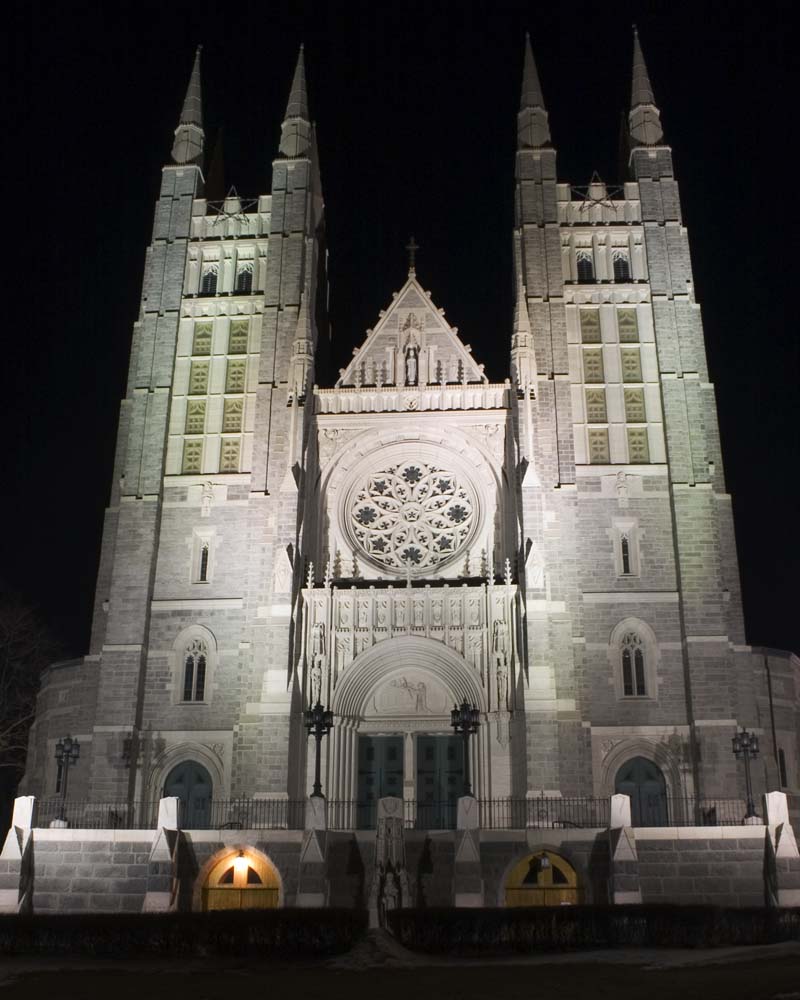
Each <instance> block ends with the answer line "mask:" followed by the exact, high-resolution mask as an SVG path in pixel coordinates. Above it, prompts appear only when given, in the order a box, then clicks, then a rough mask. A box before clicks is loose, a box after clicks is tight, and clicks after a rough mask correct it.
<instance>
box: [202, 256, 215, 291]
mask: <svg viewBox="0 0 800 1000" xmlns="http://www.w3.org/2000/svg"><path fill="white" fill-rule="evenodd" d="M218 277H219V264H206V265H205V266H204V267H203V277H202V278H201V279H200V294H201V295H216V294H217V278H218Z"/></svg>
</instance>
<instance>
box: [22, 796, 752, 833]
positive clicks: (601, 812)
mask: <svg viewBox="0 0 800 1000" xmlns="http://www.w3.org/2000/svg"><path fill="white" fill-rule="evenodd" d="M307 804H308V799H251V798H236V799H213V800H205V801H199V802H192V803H188V804H185V803H181V805H180V809H179V825H180V827H181V828H182V829H185V830H302V829H303V828H304V826H305V819H306V809H307ZM477 804H478V822H479V825H480V827H481V829H484V830H524V829H562V830H564V829H603V828H605V827H607V826H608V824H609V821H610V811H611V808H610V800H609V799H607V798H602V799H601V798H577V797H575V798H555V797H549V796H536V797H534V798H525V799H518V798H505V799H478V800H477ZM36 806H37V808H36V819H35V823H34V825H35V826H36V827H39V828H42V827H49V826H51V825H55V826H61V825H66V826H67V827H70V828H73V829H83V830H154V829H155V828H156V825H157V821H158V808H159V807H158V803H157V802H155V803H153V802H133V803H129V802H86V801H76V800H72V799H68V800H67V801H66V802H64V801H63V800H62V799H61V798H57V799H39V800H38V801H37V803H36ZM746 811H747V809H746V803H745V801H744V799H706V798H703V799H698V798H693V797H689V796H666V795H644V794H640V795H638V796H636V795H635V796H632V797H631V825H632V826H634V827H659V826H660V827H665V826H682V827H686V826H706V827H714V826H740V825H742V824H743V823H744V818H745V813H746ZM327 813H328V829H329V830H342V831H345V830H374V829H375V827H376V826H377V821H378V802H377V801H359V800H346V799H330V800H328V803H327ZM457 813H458V802H457V800H454V799H451V800H448V801H441V802H420V801H417V800H405V801H404V802H403V825H404V827H405V829H407V830H453V829H455V827H456V820H457Z"/></svg>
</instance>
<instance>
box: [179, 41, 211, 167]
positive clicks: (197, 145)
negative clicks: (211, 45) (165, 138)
mask: <svg viewBox="0 0 800 1000" xmlns="http://www.w3.org/2000/svg"><path fill="white" fill-rule="evenodd" d="M202 50H203V46H202V45H198V46H197V51H196V52H195V55H194V66H193V67H192V75H191V77H190V78H189V86H188V88H187V90H186V97H185V98H184V101H183V108H182V110H181V117H180V119H179V121H178V127H177V128H176V129H175V141H174V142H173V143H172V160H173V162H174V163H196V164H197V165H198V166H199V165H200V164H201V162H202V159H203V143H204V141H205V133H204V132H203V98H202V93H201V89H200V53H201V52H202Z"/></svg>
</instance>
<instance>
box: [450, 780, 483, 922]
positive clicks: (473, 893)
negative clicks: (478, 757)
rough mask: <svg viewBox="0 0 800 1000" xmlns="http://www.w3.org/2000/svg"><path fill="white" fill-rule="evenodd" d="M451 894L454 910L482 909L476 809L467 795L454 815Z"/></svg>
mask: <svg viewBox="0 0 800 1000" xmlns="http://www.w3.org/2000/svg"><path fill="white" fill-rule="evenodd" d="M453 894H454V900H453V902H454V903H455V905H456V906H483V899H484V885H483V872H482V870H481V832H480V807H479V805H478V800H477V799H475V798H472V796H468V795H462V797H461V798H460V799H459V800H458V809H457V813H456V836H455V853H454V872H453Z"/></svg>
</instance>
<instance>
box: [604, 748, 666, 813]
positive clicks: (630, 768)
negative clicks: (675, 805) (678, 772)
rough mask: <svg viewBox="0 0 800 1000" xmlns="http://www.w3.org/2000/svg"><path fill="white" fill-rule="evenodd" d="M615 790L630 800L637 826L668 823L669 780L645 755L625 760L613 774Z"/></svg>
mask: <svg viewBox="0 0 800 1000" xmlns="http://www.w3.org/2000/svg"><path fill="white" fill-rule="evenodd" d="M614 791H615V792H617V793H619V794H622V795H628V796H629V797H630V800H631V823H632V824H633V825H634V826H667V825H668V818H669V816H668V810H667V783H666V782H665V781H664V775H663V774H662V773H661V768H660V767H658V765H657V764H654V763H653V762H652V761H651V760H648V759H647V758H646V757H633V758H631V760H626V761H625V763H624V764H623V765H622V766H621V767H620V769H619V770H618V771H617V775H616V777H615V778H614Z"/></svg>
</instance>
